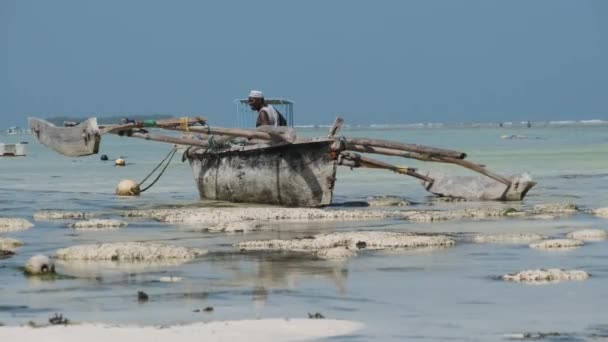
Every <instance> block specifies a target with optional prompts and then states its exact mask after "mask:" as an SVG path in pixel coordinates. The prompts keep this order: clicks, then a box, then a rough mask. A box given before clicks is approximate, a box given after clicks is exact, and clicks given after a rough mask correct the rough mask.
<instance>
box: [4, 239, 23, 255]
mask: <svg viewBox="0 0 608 342" xmlns="http://www.w3.org/2000/svg"><path fill="white" fill-rule="evenodd" d="M20 246H23V242H21V241H19V240H16V239H11V238H4V237H0V250H4V251H11V252H14V251H15V249H16V248H17V247H20Z"/></svg>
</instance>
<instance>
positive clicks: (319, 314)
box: [308, 312, 325, 319]
mask: <svg viewBox="0 0 608 342" xmlns="http://www.w3.org/2000/svg"><path fill="white" fill-rule="evenodd" d="M308 318H310V319H324V318H325V316H323V315H322V314H321V313H320V312H315V313H314V314H311V313H310V312H309V313H308Z"/></svg>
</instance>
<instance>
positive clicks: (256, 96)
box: [247, 90, 287, 127]
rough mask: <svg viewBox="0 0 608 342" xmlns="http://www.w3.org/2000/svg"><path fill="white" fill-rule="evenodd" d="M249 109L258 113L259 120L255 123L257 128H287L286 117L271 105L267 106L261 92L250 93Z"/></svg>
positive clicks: (253, 91)
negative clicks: (265, 126)
mask: <svg viewBox="0 0 608 342" xmlns="http://www.w3.org/2000/svg"><path fill="white" fill-rule="evenodd" d="M247 103H248V104H249V107H251V109H252V110H255V111H256V112H258V119H257V120H256V122H255V127H259V126H262V125H269V126H287V120H285V117H283V115H282V114H281V113H280V112H279V111H278V110H276V108H274V107H273V106H271V105H267V104H266V102H265V101H264V94H263V93H262V92H261V91H259V90H252V91H251V92H249V98H248V100H247Z"/></svg>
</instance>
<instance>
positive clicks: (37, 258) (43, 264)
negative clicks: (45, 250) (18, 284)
mask: <svg viewBox="0 0 608 342" xmlns="http://www.w3.org/2000/svg"><path fill="white" fill-rule="evenodd" d="M25 273H26V274H29V275H40V274H47V273H55V265H54V264H53V261H51V259H50V258H49V257H47V256H46V255H41V254H39V255H34V256H33V257H31V258H30V259H29V260H28V261H27V263H26V264H25Z"/></svg>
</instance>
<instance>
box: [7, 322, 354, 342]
mask: <svg viewBox="0 0 608 342" xmlns="http://www.w3.org/2000/svg"><path fill="white" fill-rule="evenodd" d="M362 328H363V324H362V323H358V322H353V321H339V320H330V319H279V318H277V319H260V320H242V321H217V322H209V323H195V324H189V325H176V326H162V327H151V326H111V325H102V324H79V325H66V326H64V325H59V326H48V327H43V328H32V327H27V326H21V327H1V328H0V341H20V342H28V341H32V342H34V341H35V342H40V341H46V342H55V341H57V342H81V341H87V342H107V341H113V342H119V341H129V342H143V341H180V342H189V341H249V342H256V341H307V340H311V339H319V338H326V337H333V336H341V335H348V334H352V333H354V332H356V331H357V330H360V329H362Z"/></svg>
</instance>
